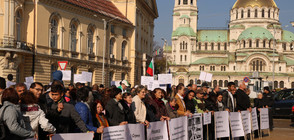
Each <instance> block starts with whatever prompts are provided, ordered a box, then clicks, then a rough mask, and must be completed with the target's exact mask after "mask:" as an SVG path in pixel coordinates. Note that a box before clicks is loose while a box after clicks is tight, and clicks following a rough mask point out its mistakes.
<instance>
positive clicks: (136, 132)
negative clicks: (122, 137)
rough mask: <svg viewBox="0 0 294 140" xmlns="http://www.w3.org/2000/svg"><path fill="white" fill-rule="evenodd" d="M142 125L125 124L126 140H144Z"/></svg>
mask: <svg viewBox="0 0 294 140" xmlns="http://www.w3.org/2000/svg"><path fill="white" fill-rule="evenodd" d="M144 127H145V126H144V124H127V139H128V140H144V139H145V131H144Z"/></svg>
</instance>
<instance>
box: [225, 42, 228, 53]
mask: <svg viewBox="0 0 294 140" xmlns="http://www.w3.org/2000/svg"><path fill="white" fill-rule="evenodd" d="M224 47H225V51H226V50H227V49H228V48H227V43H225V45H224Z"/></svg>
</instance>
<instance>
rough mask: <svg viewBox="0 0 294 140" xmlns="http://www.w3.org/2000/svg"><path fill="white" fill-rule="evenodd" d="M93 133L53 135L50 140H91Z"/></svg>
mask: <svg viewBox="0 0 294 140" xmlns="http://www.w3.org/2000/svg"><path fill="white" fill-rule="evenodd" d="M93 137H94V133H70V134H54V136H53V137H52V140H92V139H93Z"/></svg>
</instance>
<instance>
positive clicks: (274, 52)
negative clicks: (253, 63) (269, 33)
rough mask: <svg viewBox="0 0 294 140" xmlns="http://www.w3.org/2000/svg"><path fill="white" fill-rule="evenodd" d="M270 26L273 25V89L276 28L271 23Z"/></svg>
mask: <svg viewBox="0 0 294 140" xmlns="http://www.w3.org/2000/svg"><path fill="white" fill-rule="evenodd" d="M271 25H273V29H274V45H273V81H272V86H273V89H274V88H275V85H274V83H275V48H276V42H277V40H276V28H275V25H274V24H273V23H272V24H271Z"/></svg>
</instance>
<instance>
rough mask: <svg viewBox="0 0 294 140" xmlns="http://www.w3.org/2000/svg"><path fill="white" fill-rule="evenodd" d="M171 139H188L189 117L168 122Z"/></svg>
mask: <svg viewBox="0 0 294 140" xmlns="http://www.w3.org/2000/svg"><path fill="white" fill-rule="evenodd" d="M168 128H169V136H170V139H172V140H174V139H183V140H186V139H187V133H188V132H187V116H185V117H179V118H175V119H171V120H170V121H169V122H168Z"/></svg>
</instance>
